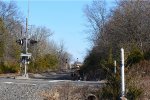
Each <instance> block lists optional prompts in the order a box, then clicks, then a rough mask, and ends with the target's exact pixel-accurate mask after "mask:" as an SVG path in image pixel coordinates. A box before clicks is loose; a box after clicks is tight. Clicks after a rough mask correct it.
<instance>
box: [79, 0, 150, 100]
mask: <svg viewBox="0 0 150 100" xmlns="http://www.w3.org/2000/svg"><path fill="white" fill-rule="evenodd" d="M107 7H108V6H107V5H106V2H105V1H104V0H94V1H93V2H92V4H91V5H87V6H86V8H85V11H84V12H85V15H86V17H87V19H88V22H89V23H88V28H89V33H90V38H89V40H90V41H91V44H93V47H92V48H91V50H89V51H88V54H87V56H86V57H85V60H84V64H83V66H82V67H81V73H82V74H83V78H85V80H107V82H108V84H107V85H106V87H105V88H103V94H102V97H103V98H105V99H112V98H113V100H117V99H119V96H120V65H121V64H120V59H121V58H120V49H121V48H122V47H123V48H124V49H125V73H126V86H127V91H126V95H127V97H128V99H131V100H133V99H134V100H135V99H136V98H137V97H138V98H140V96H141V95H142V93H143V94H144V93H146V90H145V88H146V86H143V87H142V85H141V84H143V83H142V82H143V81H145V80H143V79H144V78H145V77H148V76H149V74H148V73H149V71H150V67H149V64H148V63H149V58H150V1H148V0H116V1H115V2H114V7H113V8H112V9H107ZM114 60H116V61H117V62H118V63H117V73H116V74H114V64H113V63H114ZM146 66H147V67H146ZM140 87H142V88H140ZM147 87H148V86H147ZM149 95H150V94H147V97H148V96H149ZM109 97H111V98H109ZM141 98H143V95H142V97H141Z"/></svg>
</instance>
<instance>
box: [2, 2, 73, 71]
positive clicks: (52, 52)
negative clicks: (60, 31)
mask: <svg viewBox="0 0 150 100" xmlns="http://www.w3.org/2000/svg"><path fill="white" fill-rule="evenodd" d="M25 25H26V21H25V18H24V17H23V14H22V12H20V10H19V8H18V7H17V4H16V2H15V1H10V2H5V1H3V0H1V1H0V73H10V72H20V65H19V63H20V62H21V60H20V59H21V57H20V53H21V52H22V48H23V47H22V46H20V45H18V44H17V43H16V40H18V39H21V38H24V36H25V30H26V26H25ZM27 35H28V36H29V37H30V39H33V40H36V41H38V43H37V44H35V45H32V44H30V45H29V47H28V52H30V53H32V58H31V63H30V64H29V67H28V70H29V72H37V73H40V72H44V71H48V70H49V71H50V70H58V69H63V67H64V65H65V64H66V59H67V60H68V62H69V61H70V60H71V54H69V53H68V52H67V51H66V50H65V47H64V43H63V42H60V44H58V43H56V42H54V40H53V39H50V37H51V36H52V35H53V32H52V31H51V29H49V28H47V27H45V26H36V25H32V26H29V28H28V34H27Z"/></svg>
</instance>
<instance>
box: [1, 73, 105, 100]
mask: <svg viewBox="0 0 150 100" xmlns="http://www.w3.org/2000/svg"><path fill="white" fill-rule="evenodd" d="M54 75H55V74H54ZM35 76H38V77H36V78H35V77H34V78H31V79H28V80H21V79H14V78H13V77H1V78H0V100H65V99H66V98H71V99H67V100H76V99H77V98H75V95H76V94H69V93H70V91H71V93H73V91H74V90H75V89H77V88H78V87H85V86H86V87H91V88H93V87H94V88H98V87H101V85H102V84H103V83H101V82H98V81H95V82H91V81H71V80H53V79H52V78H50V77H51V76H49V78H45V76H44V75H35ZM56 76H59V75H56ZM32 77H33V76H32ZM68 91H69V92H68ZM79 92H81V90H80V91H79ZM79 92H76V93H79ZM66 94H67V97H66V96H64V95H66ZM72 95H74V96H72ZM68 96H69V97H68ZM62 97H63V98H62ZM77 97H78V98H79V97H80V100H82V99H81V96H77ZM52 98H53V99H52ZM73 98H74V99H73Z"/></svg>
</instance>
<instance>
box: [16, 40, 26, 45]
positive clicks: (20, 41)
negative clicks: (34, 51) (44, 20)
mask: <svg viewBox="0 0 150 100" xmlns="http://www.w3.org/2000/svg"><path fill="white" fill-rule="evenodd" d="M16 42H17V43H18V44H19V45H23V43H24V40H23V39H19V40H17V41H16Z"/></svg>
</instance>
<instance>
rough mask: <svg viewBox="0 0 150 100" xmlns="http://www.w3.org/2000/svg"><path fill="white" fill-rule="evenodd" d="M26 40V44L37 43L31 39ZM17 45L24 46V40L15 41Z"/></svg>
mask: <svg viewBox="0 0 150 100" xmlns="http://www.w3.org/2000/svg"><path fill="white" fill-rule="evenodd" d="M27 40H28V43H30V44H35V43H37V41H36V40H32V39H27ZM16 42H17V43H18V44H19V45H22V46H23V45H24V43H26V38H23V39H18V40H17V41H16Z"/></svg>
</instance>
